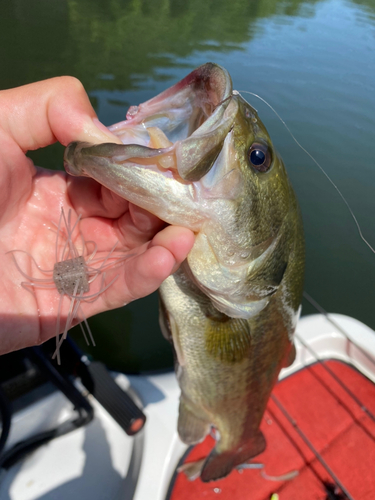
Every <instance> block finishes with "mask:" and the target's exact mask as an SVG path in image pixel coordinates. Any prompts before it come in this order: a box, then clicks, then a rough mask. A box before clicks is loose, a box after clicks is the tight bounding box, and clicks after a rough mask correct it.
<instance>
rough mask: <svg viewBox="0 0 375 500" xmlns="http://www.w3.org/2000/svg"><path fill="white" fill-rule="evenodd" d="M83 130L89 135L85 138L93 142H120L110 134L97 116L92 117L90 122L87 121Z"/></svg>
mask: <svg viewBox="0 0 375 500" xmlns="http://www.w3.org/2000/svg"><path fill="white" fill-rule="evenodd" d="M84 132H85V135H87V136H89V137H87V139H86V140H87V141H88V142H92V143H94V144H97V143H101V142H117V143H118V144H121V141H120V139H119V138H118V137H117V136H116V135H114V134H112V132H110V131H109V130H108V129H107V127H106V126H105V125H103V123H101V122H100V121H99V120H98V118H92V120H91V121H90V122H87V126H86V127H85V130H84Z"/></svg>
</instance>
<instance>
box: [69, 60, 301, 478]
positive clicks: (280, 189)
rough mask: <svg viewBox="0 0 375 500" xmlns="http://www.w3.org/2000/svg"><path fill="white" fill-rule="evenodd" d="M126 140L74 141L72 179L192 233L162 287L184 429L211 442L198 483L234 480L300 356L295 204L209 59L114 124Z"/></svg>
mask: <svg viewBox="0 0 375 500" xmlns="http://www.w3.org/2000/svg"><path fill="white" fill-rule="evenodd" d="M110 130H111V131H112V133H114V134H115V135H117V137H119V138H120V139H121V141H122V143H123V144H115V143H106V144H99V145H92V144H89V143H82V142H74V143H71V144H70V145H68V147H67V148H66V150H65V155H64V165H65V169H66V171H67V172H68V173H69V174H71V175H76V176H88V177H91V178H93V179H95V180H96V181H98V182H99V183H100V184H102V185H104V186H106V187H107V188H109V189H110V190H112V191H114V192H115V193H117V194H118V195H120V196H122V197H123V198H125V199H127V200H128V201H130V202H132V203H135V204H136V205H139V206H140V207H143V208H144V209H146V210H148V211H150V212H152V213H153V214H155V215H156V216H158V217H159V218H160V219H162V220H163V221H165V222H166V223H168V224H174V225H180V226H185V227H188V228H190V229H191V230H193V231H194V232H195V243H194V246H193V248H192V250H191V251H190V253H189V254H188V256H187V258H186V260H185V261H184V262H183V264H182V265H181V266H180V268H179V270H178V271H176V272H175V273H174V274H173V275H171V276H170V277H168V278H167V279H166V280H165V281H164V282H163V283H162V285H161V287H160V289H159V295H160V326H161V330H162V332H163V334H164V336H165V337H166V338H167V339H168V340H169V341H170V342H171V343H172V345H173V350H174V355H175V371H176V376H177V380H178V383H179V386H180V388H181V397H180V402H179V417H178V433H179V436H180V438H181V440H182V441H183V442H184V443H186V444H188V445H194V444H195V443H198V442H200V441H202V440H203V439H204V438H205V436H206V435H207V434H208V433H210V432H212V429H214V431H215V437H216V444H215V446H214V448H213V449H212V451H211V452H210V454H209V455H208V457H206V458H205V459H204V460H203V461H202V463H201V464H198V465H199V467H198V469H199V470H198V474H197V467H196V464H192V466H191V468H192V474H195V475H198V476H200V478H201V480H202V481H204V482H209V481H213V480H217V479H220V478H222V477H225V476H227V475H228V474H229V473H230V472H231V471H232V470H233V469H234V468H235V467H237V466H239V465H241V464H243V463H246V462H248V461H249V460H251V459H252V458H254V457H255V456H257V455H259V454H260V453H262V452H263V451H264V449H265V447H266V442H265V438H264V436H263V434H262V432H261V430H260V424H261V421H262V417H263V414H264V411H265V408H266V405H267V401H268V399H269V397H270V394H271V391H272V389H273V387H274V385H275V384H276V382H277V379H278V375H279V373H280V370H281V369H282V368H283V367H287V366H289V365H290V364H291V363H292V362H293V360H294V358H295V347H294V343H293V333H294V331H295V328H296V323H297V320H298V316H299V312H300V304H301V300H302V291H303V280H304V254H305V251H304V236H303V225H302V218H301V214H300V209H299V206H298V202H297V199H296V196H295V193H294V191H293V188H292V185H291V183H290V181H289V179H288V176H287V173H286V169H285V166H284V164H283V161H282V159H281V157H280V156H279V155H278V153H277V152H276V150H275V148H274V146H273V144H272V142H271V139H270V137H269V134H268V132H267V130H266V128H265V126H264V125H263V123H262V121H261V120H260V118H259V117H258V114H257V111H256V110H255V109H254V108H253V107H252V106H251V105H250V104H249V103H248V102H247V101H246V100H245V99H244V98H243V97H242V96H241V95H240V94H239V93H238V92H236V91H235V90H233V87H232V81H231V77H230V75H229V73H228V72H227V71H226V70H225V69H224V68H222V67H221V66H219V65H217V64H214V63H206V64H204V65H202V66H200V67H199V68H197V69H195V70H194V71H192V72H191V73H190V74H189V75H187V76H186V77H185V78H183V79H182V80H181V81H180V82H178V83H176V84H175V85H173V86H172V87H170V88H169V89H167V90H165V91H164V92H162V93H161V94H159V95H158V96H156V97H154V98H152V99H150V100H149V101H146V102H145V103H143V104H140V105H139V106H131V107H130V108H129V111H128V113H127V115H126V120H125V121H123V122H120V123H118V124H115V125H113V126H111V127H110Z"/></svg>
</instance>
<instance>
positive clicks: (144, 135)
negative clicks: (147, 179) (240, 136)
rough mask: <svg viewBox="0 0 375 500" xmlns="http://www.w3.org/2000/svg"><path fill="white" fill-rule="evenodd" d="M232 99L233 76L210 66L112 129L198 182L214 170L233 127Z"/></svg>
mask: <svg viewBox="0 0 375 500" xmlns="http://www.w3.org/2000/svg"><path fill="white" fill-rule="evenodd" d="M231 97H232V81H231V78H230V75H229V73H228V72H227V71H226V70H225V69H224V68H222V67H221V66H219V65H217V64H214V63H206V64H204V65H202V66H200V67H199V68H197V69H195V70H194V71H192V72H191V73H190V74H189V75H187V76H186V77H185V78H184V79H183V80H181V81H180V82H178V83H176V84H175V85H173V86H172V87H170V88H169V89H167V90H165V91H164V92H162V93H161V94H159V95H158V96H156V97H154V98H153V99H151V100H149V101H146V102H145V103H143V104H140V105H139V106H131V108H130V109H129V111H128V113H127V116H126V118H127V119H126V120H125V121H123V122H120V123H117V124H115V125H112V126H111V127H109V129H110V130H111V132H112V133H114V134H115V135H117V136H118V137H119V138H120V140H121V141H122V143H123V144H125V145H128V146H129V147H130V146H135V145H138V146H143V147H146V148H147V149H148V152H149V157H150V158H151V157H152V158H154V157H155V156H158V155H159V156H161V157H162V158H161V161H159V163H160V165H161V166H162V167H164V168H166V169H170V170H173V169H174V170H176V171H177V172H178V175H179V177H181V179H182V180H185V181H189V182H194V181H198V180H200V179H201V178H202V177H203V176H204V175H206V174H207V173H208V172H209V170H210V169H211V168H212V166H213V164H214V163H215V160H216V158H217V157H218V155H219V153H220V151H221V149H222V147H223V143H224V140H225V138H226V136H227V134H228V133H229V131H230V130H231V128H232V126H233V122H234V119H235V113H236V111H237V106H236V105H233V100H232V99H231ZM120 147H122V146H120ZM155 150H156V151H157V154H155ZM123 153H124V151H123ZM143 153H144V155H143V163H144V162H145V159H144V158H145V157H146V156H147V152H146V151H143ZM132 154H133V153H132ZM121 156H122V157H124V154H122V155H121ZM126 156H128V155H126ZM128 157H129V156H128ZM133 158H134V156H133Z"/></svg>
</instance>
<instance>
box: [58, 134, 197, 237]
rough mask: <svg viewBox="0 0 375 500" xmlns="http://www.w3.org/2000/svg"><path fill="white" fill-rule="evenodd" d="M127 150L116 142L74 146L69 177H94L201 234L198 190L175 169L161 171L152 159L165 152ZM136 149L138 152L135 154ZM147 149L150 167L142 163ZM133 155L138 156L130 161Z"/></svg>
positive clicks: (70, 152)
mask: <svg viewBox="0 0 375 500" xmlns="http://www.w3.org/2000/svg"><path fill="white" fill-rule="evenodd" d="M116 146H119V148H117V147H116ZM124 148H126V146H121V145H117V144H113V143H108V144H100V145H98V146H95V145H92V144H85V143H80V142H75V143H71V144H70V145H69V146H68V147H67V149H66V150H65V156H64V166H65V169H66V171H67V172H68V173H69V174H71V175H75V176H86V177H91V178H93V179H95V180H96V181H98V182H99V183H100V184H102V185H103V186H105V187H107V188H108V189H110V190H111V191H113V192H115V193H116V194H118V195H119V196H121V197H122V198H125V199H126V200H128V201H130V202H131V203H134V204H136V205H138V206H140V207H142V208H145V209H146V210H148V211H149V212H152V213H153V214H155V215H156V216H158V217H159V218H161V219H162V220H164V221H165V222H167V223H169V224H175V225H182V226H185V227H189V228H191V229H192V230H193V231H198V230H199V228H200V227H201V225H202V223H203V221H204V216H202V214H201V213H200V211H199V209H198V207H197V203H196V200H195V195H194V187H193V186H192V185H191V184H189V183H186V182H181V181H180V180H176V174H175V173H173V172H172V171H171V170H165V169H160V168H159V167H158V165H157V162H155V163H152V158H153V157H156V156H158V155H159V156H160V151H161V150H152V153H151V154H150V152H149V151H148V150H149V148H145V147H143V146H136V148H134V147H133V148H132V149H133V151H132V152H130V153H129V149H124ZM134 149H137V151H136V152H135V153H134ZM144 150H147V152H148V154H149V156H147V157H145V162H147V161H149V160H151V163H150V164H142V163H141V161H142V158H141V157H140V155H141V154H142V153H144ZM162 153H163V152H162ZM162 153H161V154H162ZM129 154H130V156H132V155H133V157H134V155H135V154H136V155H137V157H136V158H128V155H129ZM177 175H178V174H177Z"/></svg>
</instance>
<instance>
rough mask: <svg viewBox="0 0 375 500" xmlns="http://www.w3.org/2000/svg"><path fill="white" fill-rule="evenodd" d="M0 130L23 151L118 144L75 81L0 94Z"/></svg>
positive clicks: (59, 80) (61, 79)
mask: <svg viewBox="0 0 375 500" xmlns="http://www.w3.org/2000/svg"><path fill="white" fill-rule="evenodd" d="M0 109H2V113H1V115H0V126H1V127H2V128H3V130H4V131H5V132H6V133H7V134H9V135H10V136H11V137H12V138H13V140H14V141H15V142H16V143H17V144H18V145H19V146H20V148H21V149H22V150H23V151H28V150H33V149H38V148H42V147H44V146H48V145H49V144H52V143H54V142H56V140H57V141H59V142H61V144H63V145H64V146H66V145H67V144H69V142H71V141H73V140H74V141H87V142H93V143H100V142H118V143H121V141H120V140H119V139H118V138H117V137H116V136H115V135H113V134H111V132H110V131H109V130H107V129H106V128H105V127H104V125H102V124H101V123H100V122H99V121H98V119H97V117H96V113H95V111H94V109H93V107H92V106H91V104H90V101H89V98H88V96H87V94H86V92H85V89H84V88H83V85H82V84H81V82H80V81H79V80H77V79H76V78H74V77H71V76H62V77H57V78H51V79H49V80H43V81H41V82H36V83H31V84H29V85H24V86H22V87H17V88H14V89H9V90H3V91H1V92H0Z"/></svg>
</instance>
